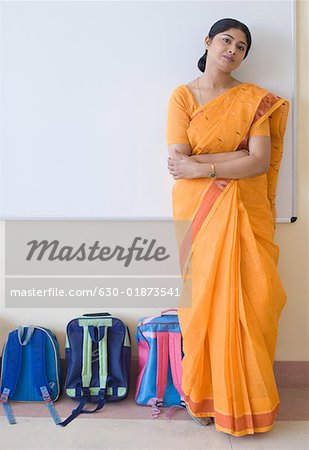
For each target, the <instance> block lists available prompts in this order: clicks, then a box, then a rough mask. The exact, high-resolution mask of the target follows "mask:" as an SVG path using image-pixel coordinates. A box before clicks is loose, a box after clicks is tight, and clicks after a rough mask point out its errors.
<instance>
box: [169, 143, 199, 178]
mask: <svg viewBox="0 0 309 450" xmlns="http://www.w3.org/2000/svg"><path fill="white" fill-rule="evenodd" d="M167 162H168V170H169V173H170V174H171V175H172V177H173V178H174V180H178V179H179V178H198V177H199V175H198V170H197V169H198V166H199V163H198V162H196V161H194V160H193V158H190V156H187V155H184V154H183V153H180V152H179V151H178V150H175V156H174V157H173V158H168V159H167Z"/></svg>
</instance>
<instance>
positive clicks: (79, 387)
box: [61, 313, 131, 426]
mask: <svg viewBox="0 0 309 450" xmlns="http://www.w3.org/2000/svg"><path fill="white" fill-rule="evenodd" d="M65 352H66V364H67V376H66V381H65V392H66V395H67V396H68V397H69V398H71V399H73V400H77V401H79V405H78V406H77V408H76V409H74V410H73V411H72V414H71V415H70V416H69V417H68V418H67V419H66V420H65V421H64V422H62V423H61V425H62V426H66V425H67V424H68V423H70V422H71V421H72V420H73V419H74V418H75V417H77V416H78V414H80V413H93V412H95V411H98V410H99V409H101V408H103V406H104V404H105V402H114V401H118V400H122V399H124V398H126V397H127V396H128V393H129V381H130V367H131V339H130V333H129V329H128V327H127V326H126V325H125V324H124V323H123V322H122V321H121V320H120V319H117V318H116V317H112V316H111V315H110V314H108V313H97V314H85V315H84V316H82V317H79V318H77V319H73V320H71V321H70V322H69V324H68V326H67V339H66V350H65ZM87 402H90V403H97V406H96V408H95V409H93V410H85V409H83V408H84V406H85V404H86V403H87Z"/></svg>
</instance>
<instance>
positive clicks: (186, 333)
mask: <svg viewBox="0 0 309 450" xmlns="http://www.w3.org/2000/svg"><path fill="white" fill-rule="evenodd" d="M288 111H289V102H288V101H287V100H285V99H283V98H280V97H278V96H276V95H274V94H272V93H270V92H268V91H267V90H264V89H262V88H260V87H259V86H257V85H254V84H252V83H242V84H241V85H239V86H235V87H233V88H230V89H229V90H227V91H226V92H224V93H223V94H221V95H219V96H218V97H216V98H215V99H213V100H210V101H209V102H207V103H206V104H204V105H203V106H198V105H197V103H196V100H195V99H194V97H193V94H192V92H191V91H190V90H189V88H188V87H187V86H185V85H181V86H180V87H178V88H177V89H175V90H174V92H173V93H172V95H171V97H170V102H169V110H168V120H167V143H168V144H172V143H173V144H177V143H178V144H181V143H184V144H186V143H189V144H190V145H191V148H192V154H194V155H197V154H203V153H218V152H225V151H226V152H228V151H236V150H238V149H240V148H248V140H249V138H250V136H254V135H270V136H271V165H270V169H269V171H268V172H267V173H265V174H263V175H260V176H255V177H251V178H243V179H230V180H229V182H228V184H227V185H226V187H222V186H221V188H220V186H218V185H217V184H216V180H212V179H210V178H200V179H179V180H176V181H175V183H174V186H173V193H172V197H173V215H174V219H175V220H190V221H191V224H192V226H191V229H192V249H191V253H190V256H189V260H190V264H191V273H192V305H191V307H180V308H179V321H180V326H181V330H182V336H183V351H184V358H183V360H182V372H183V375H182V389H183V394H184V398H185V401H186V404H187V406H188V407H189V409H190V411H191V413H192V414H193V415H194V416H198V417H206V416H211V417H214V418H215V426H216V429H217V430H218V431H223V432H226V433H228V434H231V435H233V436H242V435H246V434H254V433H256V432H265V431H268V430H270V429H271V428H272V426H273V422H274V420H275V417H276V414H277V412H278V408H279V404H280V401H279V395H278V391H277V387H276V381H275V377H274V372H273V363H274V355H275V347H276V340H277V332H278V320H279V317H280V314H281V311H282V309H283V307H284V305H285V302H286V294H285V291H284V289H283V286H282V284H281V281H280V278H279V275H278V271H277V263H278V257H279V247H278V245H276V244H275V242H274V240H273V238H274V232H275V228H276V224H275V219H276V208H275V196H276V186H277V179H278V171H279V167H280V162H281V158H282V151H283V140H284V133H285V128H286V121H287V116H288Z"/></svg>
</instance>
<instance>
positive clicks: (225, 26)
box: [197, 19, 251, 72]
mask: <svg viewBox="0 0 309 450" xmlns="http://www.w3.org/2000/svg"><path fill="white" fill-rule="evenodd" d="M230 28H237V29H238V30H241V31H243V32H244V33H245V35H246V39H247V50H246V54H245V56H244V59H246V56H247V55H248V53H249V50H250V47H251V34H250V31H249V28H248V27H247V26H246V25H245V24H244V23H242V22H239V21H238V20H236V19H221V20H218V22H216V23H214V24H213V26H212V27H211V28H210V30H209V33H208V37H209V38H210V39H213V38H214V37H215V36H216V35H217V34H219V33H223V32H224V31H227V30H229V29H230ZM206 59H207V49H206V51H205V53H204V55H203V56H202V57H201V58H200V59H199V61H198V63H197V67H198V68H199V69H200V71H201V72H205V67H206Z"/></svg>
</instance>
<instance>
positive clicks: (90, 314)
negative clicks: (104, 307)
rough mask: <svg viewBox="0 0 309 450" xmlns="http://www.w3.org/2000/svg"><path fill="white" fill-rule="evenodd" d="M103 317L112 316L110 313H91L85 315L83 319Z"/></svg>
mask: <svg viewBox="0 0 309 450" xmlns="http://www.w3.org/2000/svg"><path fill="white" fill-rule="evenodd" d="M102 316H110V313H107V312H105V313H89V314H83V317H102Z"/></svg>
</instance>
